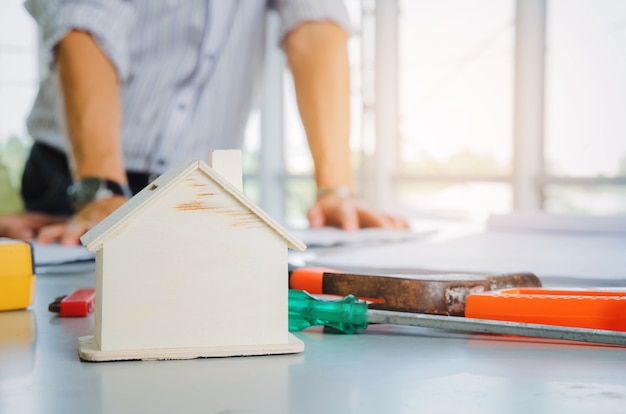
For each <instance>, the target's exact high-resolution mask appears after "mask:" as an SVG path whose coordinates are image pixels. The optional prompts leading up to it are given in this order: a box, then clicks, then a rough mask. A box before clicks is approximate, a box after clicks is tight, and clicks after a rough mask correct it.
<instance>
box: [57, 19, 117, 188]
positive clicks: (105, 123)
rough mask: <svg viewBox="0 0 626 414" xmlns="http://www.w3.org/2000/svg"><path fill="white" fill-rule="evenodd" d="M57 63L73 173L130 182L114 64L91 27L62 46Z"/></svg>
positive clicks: (60, 46)
mask: <svg viewBox="0 0 626 414" xmlns="http://www.w3.org/2000/svg"><path fill="white" fill-rule="evenodd" d="M56 66H57V70H58V77H59V84H60V88H61V92H62V96H63V109H64V119H65V122H66V129H67V134H68V137H69V140H70V145H71V150H72V160H71V162H72V164H73V168H74V171H73V173H74V174H75V175H76V176H77V177H86V176H97V177H103V178H108V179H110V180H114V181H116V182H120V183H126V174H125V170H124V164H123V156H122V151H121V142H120V125H121V103H120V96H119V81H118V76H117V72H116V70H115V67H114V66H113V64H112V63H111V62H110V61H109V60H108V59H107V57H106V55H105V54H104V53H103V52H102V50H101V49H100V47H99V46H98V44H97V43H96V42H95V40H94V39H93V38H92V37H91V36H90V35H89V34H88V33H85V32H80V31H72V32H70V33H69V34H68V35H67V36H66V37H65V38H63V40H61V42H60V43H59V45H58V46H57V50H56Z"/></svg>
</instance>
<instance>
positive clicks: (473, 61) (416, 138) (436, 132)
mask: <svg viewBox="0 0 626 414" xmlns="http://www.w3.org/2000/svg"><path fill="white" fill-rule="evenodd" d="M398 27H399V72H400V73H399V91H398V92H399V95H398V99H399V135H400V136H399V142H398V154H397V156H398V161H399V163H398V164H399V165H398V168H399V171H398V172H399V173H400V174H401V175H400V177H401V178H402V177H407V179H408V178H410V177H418V178H420V179H421V180H428V178H429V177H432V178H434V179H437V178H438V177H439V178H441V177H446V176H447V177H454V178H457V179H459V180H475V179H480V178H485V177H491V178H493V177H500V178H501V179H502V180H506V179H507V178H508V177H509V175H510V173H511V165H512V164H511V159H512V143H513V85H514V82H513V76H514V73H513V64H514V34H515V33H514V31H515V2H514V1H512V0H511V1H500V0H473V1H471V2H468V1H465V0H445V1H428V0H420V1H415V0H405V1H401V2H400V16H399V25H398ZM396 189H397V197H398V199H399V200H402V202H409V203H410V206H411V207H419V208H420V209H424V208H425V209H433V210H439V211H456V212H460V211H463V210H465V211H466V212H470V210H471V211H473V213H472V214H474V213H477V212H478V211H482V212H483V213H488V212H493V211H498V210H503V209H504V210H507V209H510V208H511V197H510V190H507V189H506V185H504V184H496V185H492V184H480V185H474V184H459V183H458V182H456V183H455V182H450V183H441V182H439V183H437V184H433V185H431V184H425V185H423V186H420V184H418V183H417V182H416V181H415V180H412V181H410V182H408V181H407V182H405V183H404V184H403V185H402V186H398V187H397V188H396ZM485 199H489V200H490V202H485V201H484V200H485ZM468 201H470V203H472V204H473V205H472V206H470V205H469V204H468ZM481 206H482V207H481ZM481 209H482V210H481Z"/></svg>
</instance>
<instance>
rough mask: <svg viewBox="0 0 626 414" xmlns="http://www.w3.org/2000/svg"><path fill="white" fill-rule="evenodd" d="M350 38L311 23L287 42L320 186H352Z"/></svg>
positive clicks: (337, 29) (330, 25) (328, 26)
mask: <svg viewBox="0 0 626 414" xmlns="http://www.w3.org/2000/svg"><path fill="white" fill-rule="evenodd" d="M347 38H348V37H347V34H346V32H345V31H344V30H343V29H342V28H340V27H339V26H337V25H335V24H333V23H330V22H311V23H305V24H303V25H301V26H300V27H298V28H296V29H294V30H293V31H292V32H291V33H289V34H288V35H287V37H286V39H285V44H284V47H285V52H286V54H287V58H288V61H289V66H290V68H291V71H292V73H293V77H294V82H295V86H296V95H297V100H298V107H299V110H300V115H301V117H302V122H303V124H304V128H305V131H306V134H307V138H308V141H309V147H310V149H311V155H312V157H313V161H314V163H315V179H316V182H317V185H318V188H335V187H348V188H352V171H351V167H350V144H349V136H350V68H349V63H348V55H347V49H346V43H347Z"/></svg>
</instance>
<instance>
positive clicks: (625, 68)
mask: <svg viewBox="0 0 626 414" xmlns="http://www.w3.org/2000/svg"><path fill="white" fill-rule="evenodd" d="M547 6H548V9H547V18H548V23H547V41H546V42H547V55H546V112H545V113H546V119H545V166H546V174H547V175H548V176H553V177H574V178H591V177H594V178H595V177H626V117H624V114H625V113H626V76H624V74H625V73H626V55H625V54H624V51H625V50H626V25H625V24H624V21H626V2H624V1H622V0H550V1H548V2H547ZM572 184H573V185H570V186H567V185H566V186H564V185H558V186H557V185H553V186H550V187H549V188H547V189H546V193H545V195H546V209H548V210H550V211H558V212H587V213H597V214H604V213H608V212H612V213H615V212H622V213H624V212H626V198H625V196H624V186H623V185H622V186H619V185H613V186H608V185H607V186H598V185H596V184H595V183H594V184H589V185H586V186H581V185H579V184H577V183H576V182H575V181H572ZM598 187H599V188H598Z"/></svg>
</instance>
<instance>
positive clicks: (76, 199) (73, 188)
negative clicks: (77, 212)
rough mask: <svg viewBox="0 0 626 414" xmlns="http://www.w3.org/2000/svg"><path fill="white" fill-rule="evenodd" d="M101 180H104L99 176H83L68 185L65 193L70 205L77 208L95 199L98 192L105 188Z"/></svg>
mask: <svg viewBox="0 0 626 414" xmlns="http://www.w3.org/2000/svg"><path fill="white" fill-rule="evenodd" d="M103 181H104V180H102V179H99V178H84V179H82V180H79V181H76V182H75V183H73V184H72V185H70V187H69V188H68V190H67V193H68V195H69V197H70V201H71V202H72V205H73V206H74V207H75V208H79V207H81V206H83V205H85V204H87V203H89V202H91V201H93V200H96V199H97V198H98V197H97V196H98V192H99V191H101V190H102V189H105V186H104V182H103ZM105 190H106V189H105Z"/></svg>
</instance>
